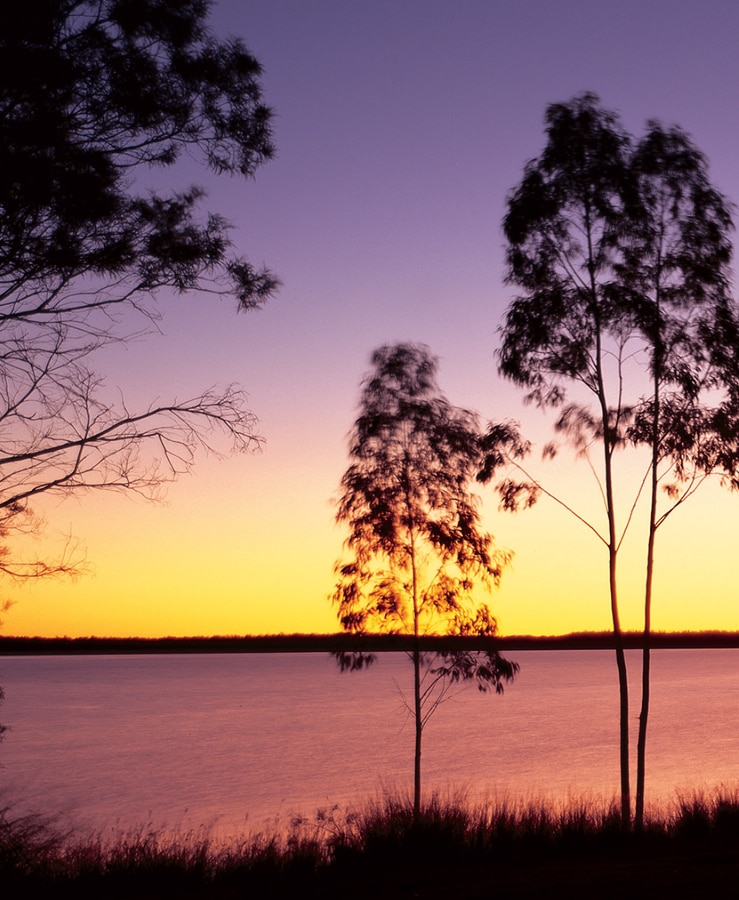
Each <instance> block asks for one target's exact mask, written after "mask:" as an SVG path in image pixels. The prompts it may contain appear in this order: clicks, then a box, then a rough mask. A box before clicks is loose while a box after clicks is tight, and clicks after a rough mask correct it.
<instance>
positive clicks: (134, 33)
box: [0, 0, 276, 575]
mask: <svg viewBox="0 0 739 900" xmlns="http://www.w3.org/2000/svg"><path fill="white" fill-rule="evenodd" d="M208 8H209V4H208V3H207V2H205V0H176V2H171V0H33V2H31V3H26V4H20V5H14V6H7V5H5V6H3V8H2V10H0V485H1V489H0V510H2V514H3V516H4V522H5V527H6V528H9V529H10V530H11V531H12V530H14V529H16V528H18V527H19V525H20V523H21V522H22V520H27V519H28V515H29V510H30V506H29V503H30V502H31V501H32V500H33V499H34V498H36V497H37V496H38V495H40V494H43V493H49V492H54V493H62V494H64V493H68V492H76V491H78V490H80V489H87V488H108V489H124V490H135V491H139V492H141V493H144V494H150V493H151V492H152V491H156V488H157V486H158V485H160V484H161V483H162V481H165V480H167V479H168V478H170V477H172V476H173V475H175V474H177V473H178V472H181V471H183V470H186V469H188V468H189V467H190V465H191V463H192V460H193V453H194V452H195V450H196V449H197V447H198V446H214V445H213V444H212V442H211V440H210V438H209V435H210V434H213V432H214V431H220V432H222V433H223V434H225V435H226V436H227V437H228V438H229V439H230V441H231V443H232V445H233V447H234V448H236V449H245V448H247V447H249V446H253V445H254V443H255V441H256V440H257V438H256V435H255V431H254V419H253V417H252V416H251V415H250V414H249V413H248V412H247V410H246V408H245V404H244V399H245V398H244V395H243V392H242V391H241V390H240V389H239V388H238V387H236V386H230V387H227V388H225V389H211V390H209V391H207V392H206V393H204V394H202V395H200V396H195V397H191V398H188V399H184V400H181V399H174V400H171V401H158V402H155V403H152V405H151V406H148V407H145V408H144V409H131V408H129V407H128V406H127V405H126V403H125V401H121V402H118V401H115V402H111V400H110V399H109V397H108V395H106V394H105V392H104V391H103V379H102V378H101V376H100V375H99V374H97V373H96V372H95V371H94V369H93V368H92V357H93V356H94V354H95V352H96V351H98V350H100V349H101V348H103V347H105V346H107V345H109V344H111V343H116V342H120V341H125V340H126V339H127V337H128V336H129V335H130V333H131V330H130V329H132V328H134V326H132V324H131V322H132V318H131V317H132V316H135V315H140V316H143V317H144V323H146V320H154V319H156V317H157V314H158V313H157V305H156V297H157V295H158V293H159V292H160V291H162V290H163V289H169V290H170V291H173V292H175V293H182V292H189V291H198V292H202V293H204V294H205V293H208V294H214V293H215V294H218V295H230V296H232V297H234V298H235V300H236V302H237V305H238V308H239V309H240V310H248V309H252V308H254V307H257V306H259V305H260V304H261V303H262V302H263V301H264V300H265V299H266V298H267V297H268V295H269V294H270V293H271V292H272V290H273V289H274V287H275V285H276V281H275V279H274V277H273V276H272V275H271V274H270V273H269V272H268V271H266V270H257V269H255V268H254V267H253V266H252V265H251V264H250V263H249V262H248V260H246V259H244V258H241V257H239V256H238V255H237V254H236V253H234V252H233V246H232V242H231V238H230V235H229V226H228V223H227V222H226V221H225V220H224V219H223V218H222V217H221V216H219V215H218V214H216V213H214V212H209V211H207V210H203V209H202V208H201V207H202V200H203V193H202V191H201V190H200V189H198V188H195V187H190V186H184V187H181V188H179V189H173V190H168V191H163V190H162V189H161V187H160V188H157V189H155V188H153V187H152V185H155V184H159V185H161V184H162V183H163V182H164V177H165V173H168V174H167V177H168V178H169V179H170V181H172V180H173V179H174V178H175V177H176V173H177V172H178V168H177V163H178V162H179V160H180V159H182V158H184V159H185V160H186V161H187V162H188V163H189V162H191V161H193V160H194V161H197V162H199V163H200V164H201V166H203V167H206V168H209V169H210V170H212V171H214V172H215V173H217V174H225V175H239V176H246V177H251V176H252V175H253V174H254V173H255V171H256V169H257V168H258V166H259V165H260V164H261V163H262V162H263V161H265V160H267V159H269V158H270V157H271V156H272V154H273V145H272V139H271V133H270V116H271V113H270V110H269V109H268V108H267V107H266V106H265V105H264V103H263V101H262V89H261V84H260V74H261V69H260V66H259V63H258V62H257V60H256V59H255V58H254V57H253V56H252V55H251V54H250V53H249V52H248V51H247V50H246V48H245V47H244V46H243V44H242V43H241V42H240V41H238V40H231V39H229V40H218V39H216V38H215V37H214V36H213V34H211V32H210V31H209V29H208V27H207V15H208ZM148 181H150V182H151V184H149V183H148ZM144 327H145V325H144ZM135 328H136V329H138V330H140V329H141V325H138V326H135ZM64 567H65V566H64V564H59V565H57V566H56V567H55V566H54V565H49V564H48V563H47V562H44V561H37V560H33V561H30V562H28V561H26V562H23V561H17V560H15V561H13V560H12V557H11V561H8V562H7V564H4V565H3V571H5V572H10V573H12V574H16V575H24V574H25V575H28V574H31V575H37V574H45V573H47V572H48V571H53V570H55V569H56V570H58V569H59V568H64Z"/></svg>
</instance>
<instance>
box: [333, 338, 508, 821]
mask: <svg viewBox="0 0 739 900" xmlns="http://www.w3.org/2000/svg"><path fill="white" fill-rule="evenodd" d="M372 364H373V367H374V369H373V372H372V373H371V374H370V375H369V376H368V377H367V379H366V380H365V382H364V386H363V390H362V397H361V413H360V415H359V418H358V419H357V421H356V423H355V425H354V429H353V432H352V435H351V438H350V451H349V453H350V457H351V460H352V463H351V465H350V466H349V468H348V469H347V471H346V472H345V474H344V476H343V478H342V481H341V497H340V500H339V506H338V512H337V516H336V518H337V521H338V522H340V523H345V524H347V525H348V526H349V537H348V539H347V542H346V546H347V550H348V551H349V553H350V554H351V558H350V560H349V561H343V562H340V563H338V564H337V567H336V570H337V575H338V582H337V586H336V589H335V592H334V595H333V599H334V601H335V602H336V604H337V606H338V614H339V619H340V622H341V626H342V628H344V629H345V630H346V631H349V632H365V631H378V632H390V633H402V634H409V635H412V636H413V637H414V638H415V639H416V641H418V639H419V638H420V637H422V636H423V635H428V634H441V635H449V634H454V635H478V636H490V637H492V636H493V635H494V634H495V631H496V622H495V619H494V618H493V616H492V615H491V613H490V610H489V608H488V606H487V605H486V604H484V603H480V602H478V601H477V600H476V598H475V596H474V588H475V585H476V583H480V584H481V585H482V586H484V587H488V588H490V587H492V586H493V585H495V584H497V583H498V581H499V579H500V576H501V572H502V570H503V567H504V566H505V565H506V563H507V562H508V554H507V553H504V552H502V551H500V550H496V549H494V547H493V543H492V538H491V537H490V535H488V534H485V533H483V532H482V531H481V530H480V521H479V513H478V509H477V498H476V497H475V496H474V495H473V494H471V493H470V490H469V483H470V481H471V480H472V479H473V478H474V476H475V472H476V470H477V466H478V464H479V451H480V446H479V440H480V430H479V425H478V422H477V419H476V417H475V416H474V415H473V414H472V413H471V412H468V411H467V410H464V409H459V408H457V407H454V406H452V405H451V404H450V403H449V402H448V400H447V399H446V398H445V397H444V395H443V394H442V393H441V392H440V390H439V388H438V386H437V383H436V368H437V364H436V360H435V359H434V358H433V357H432V356H431V355H430V353H429V351H428V349H427V348H426V347H424V346H417V345H413V344H396V345H393V346H384V347H381V348H380V349H379V350H377V351H375V353H374V355H373V357H372ZM409 655H410V658H411V662H412V665H413V701H412V705H410V709H411V712H412V714H413V717H414V721H415V754H414V812H415V815H416V816H418V814H419V812H420V806H421V739H422V734H423V728H424V726H425V725H426V723H427V722H428V719H429V717H430V716H431V715H432V714H433V712H434V711H435V710H436V709H437V708H438V706H439V704H440V703H441V702H442V701H443V700H444V699H446V698H447V697H448V692H449V690H450V688H451V687H452V686H453V685H455V684H458V683H459V682H463V681H474V682H475V683H476V684H477V687H478V688H479V689H480V690H481V691H483V692H484V691H487V690H489V689H493V690H494V691H495V692H497V693H501V692H502V691H503V686H504V682H507V681H510V680H511V679H512V678H513V677H514V675H515V673H516V672H517V670H518V665H517V664H516V663H513V662H510V661H508V660H506V659H504V658H503V657H501V656H500V654H499V653H498V651H497V650H495V649H494V647H493V646H491V647H490V648H489V649H486V650H462V651H448V652H447V651H443V652H439V653H431V654H429V653H424V652H422V650H421V646H420V643H416V644H415V646H414V649H413V651H412V652H411V653H410V654H409ZM338 659H339V663H340V665H341V668H342V670H343V669H357V668H362V666H363V665H367V664H369V663H370V662H372V661H373V660H374V656H372V655H371V654H369V655H368V654H339V655H338Z"/></svg>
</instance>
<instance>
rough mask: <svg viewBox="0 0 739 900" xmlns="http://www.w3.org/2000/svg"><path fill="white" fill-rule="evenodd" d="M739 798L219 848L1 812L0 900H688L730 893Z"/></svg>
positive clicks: (370, 813) (349, 821)
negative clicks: (638, 813)
mask: <svg viewBox="0 0 739 900" xmlns="http://www.w3.org/2000/svg"><path fill="white" fill-rule="evenodd" d="M738 879H739V793H733V794H727V793H723V794H716V795H714V796H710V797H709V796H703V795H696V796H695V797H692V798H686V799H682V800H680V801H678V802H676V804H675V806H674V808H673V809H671V810H670V811H669V812H666V813H664V814H661V815H653V816H652V817H648V818H647V822H646V827H645V829H644V831H643V832H642V833H641V834H638V835H636V834H624V833H623V831H622V829H621V826H620V819H619V812H618V806H617V804H616V803H615V802H614V803H613V804H612V805H610V806H605V807H598V806H596V805H595V804H592V803H586V802H582V803H578V802H571V803H570V804H569V805H568V806H566V807H562V808H556V807H554V806H546V805H536V804H530V805H512V804H506V803H498V804H496V805H492V806H477V807H471V806H468V805H466V804H464V803H458V802H449V801H442V800H440V799H439V798H434V799H432V800H430V801H429V802H427V803H426V804H425V805H424V807H423V811H422V813H421V816H420V818H419V819H418V820H417V821H414V817H413V813H412V803H411V802H410V800H409V799H398V798H393V797H387V798H385V799H384V800H381V801H378V802H375V803H370V804H368V805H367V807H366V808H365V809H364V810H362V811H361V812H358V813H340V812H339V811H338V810H337V809H331V810H323V811H319V812H318V813H317V815H316V816H315V817H314V818H313V819H310V820H306V819H301V820H295V821H294V822H293V823H292V824H291V826H290V828H289V830H288V832H287V833H286V834H283V835H269V834H255V835H251V836H248V837H244V838H241V839H237V838H234V839H231V840H230V841H229V842H227V843H219V842H217V841H215V840H214V839H212V838H210V837H209V836H208V835H207V834H206V833H202V834H200V833H193V834H188V835H182V836H174V837H173V836H167V835H165V834H162V833H156V832H153V831H150V830H146V829H142V830H140V831H137V832H135V833H132V834H128V835H123V836H120V837H117V838H115V839H113V840H106V839H104V838H102V837H100V836H94V837H88V838H85V839H80V838H78V837H74V836H73V835H71V836H70V835H62V834H60V833H59V832H58V831H56V830H55V829H54V827H53V826H52V825H49V824H48V823H44V822H42V821H40V820H38V819H34V818H13V816H12V814H11V811H8V810H6V811H5V812H4V813H0V896H3V897H4V898H15V897H21V896H23V897H26V896H34V895H37V896H47V897H50V896H53V897H55V898H66V897H69V898H75V900H79V898H88V897H89V898H93V897H95V898H98V897H106V898H107V897H109V898H129V897H136V898H137V900H146V898H192V900H198V898H224V900H225V898H237V897H244V898H249V897H299V898H301V900H302V898H310V897H329V898H331V897H335V898H343V897H360V898H361V897H366V898H370V897H382V898H401V897H419V898H461V897H465V898H485V897H490V898H492V897H496V898H506V897H592V896H598V897H599V898H601V897H621V896H629V897H671V898H672V897H688V896H691V897H693V896H711V897H729V896H732V897H733V896H736V894H735V891H736V885H737V883H738Z"/></svg>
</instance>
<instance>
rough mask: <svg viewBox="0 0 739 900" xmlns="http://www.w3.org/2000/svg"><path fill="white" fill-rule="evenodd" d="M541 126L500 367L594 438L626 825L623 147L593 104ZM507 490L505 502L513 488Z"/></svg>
mask: <svg viewBox="0 0 739 900" xmlns="http://www.w3.org/2000/svg"><path fill="white" fill-rule="evenodd" d="M546 123H547V137H548V140H547V144H546V147H545V149H544V151H543V153H542V154H541V156H540V157H539V158H537V159H535V160H533V161H531V162H530V163H528V165H527V166H526V169H525V172H524V177H523V179H522V181H521V183H520V184H519V186H518V187H517V188H516V189H515V190H514V191H513V193H512V194H511V195H510V196H509V198H508V210H507V214H506V216H505V219H504V231H505V236H506V240H507V245H508V246H507V266H508V273H507V282H508V283H509V284H513V285H516V286H517V287H519V288H520V289H522V293H521V294H520V295H519V296H518V297H516V298H515V299H514V301H513V302H512V303H511V305H510V307H509V308H508V311H507V313H506V319H505V324H504V326H503V329H502V346H501V348H500V357H499V367H500V371H501V373H502V374H503V375H504V376H505V377H507V378H509V379H511V380H512V381H513V382H515V383H516V384H518V385H521V386H523V387H525V388H526V389H527V390H528V392H529V393H528V396H529V399H531V400H533V401H534V402H536V403H537V404H538V405H540V406H542V407H555V408H560V410H561V412H560V416H559V419H558V421H557V424H556V428H557V429H558V430H559V431H562V432H567V433H568V434H569V435H570V437H571V438H572V440H573V441H575V442H576V443H577V444H578V446H579V447H580V448H581V449H584V448H586V447H587V446H588V445H589V443H590V440H591V439H592V438H596V439H598V440H600V443H601V445H602V449H601V467H602V474H603V499H604V505H605V517H606V524H605V529H604V531H599V530H598V529H597V528H595V527H594V526H592V525H589V527H591V529H592V530H593V531H594V532H595V533H596V534H597V536H598V538H599V540H600V541H601V542H602V543H603V544H604V545H605V548H606V551H607V554H608V585H609V592H610V608H611V620H612V625H613V633H614V636H615V641H616V663H617V668H618V681H619V695H620V737H621V741H620V765H621V803H622V814H623V816H624V818H625V819H628V816H629V810H630V804H631V793H630V783H629V695H628V677H627V669H626V658H625V653H624V648H623V642H622V628H621V619H620V610H619V603H618V581H617V559H618V550H619V544H620V539H619V535H618V530H617V521H616V496H615V490H614V473H613V464H614V454H615V452H616V450H617V448H618V447H620V446H622V445H623V442H624V440H625V436H624V425H625V419H626V412H627V410H626V409H625V408H624V405H623V402H622V399H621V397H620V395H618V394H616V396H615V397H612V396H611V394H610V391H609V388H610V385H609V378H608V374H609V370H610V368H611V367H612V365H613V364H615V368H616V372H617V373H618V370H619V368H620V366H621V363H622V360H623V352H622V351H623V345H624V338H625V336H626V335H624V327H623V316H622V314H621V304H620V303H619V298H620V292H619V291H618V290H616V286H617V284H618V282H617V275H616V267H617V265H618V263H619V261H620V260H619V257H618V252H617V235H618V231H619V228H620V227H621V226H622V223H623V217H624V187H625V182H626V174H627V172H628V160H629V153H630V146H631V145H630V140H629V137H628V135H627V134H626V133H625V132H624V130H623V129H622V128H621V127H620V125H619V123H618V121H617V119H616V117H615V116H614V115H612V114H611V113H609V112H607V111H605V110H603V109H601V108H600V106H599V105H598V103H597V100H596V98H595V97H594V96H593V95H591V94H585V95H583V96H581V97H578V98H575V99H574V100H573V101H571V102H570V103H564V104H553V105H551V106H550V107H549V108H548V110H547V113H546ZM571 384H575V385H578V386H579V387H580V388H581V389H584V391H585V393H586V395H587V396H590V397H592V398H593V401H594V402H593V408H592V409H591V408H590V407H589V406H588V405H587V403H586V402H568V403H566V402H565V401H566V398H567V387H568V386H570V385H571ZM494 437H496V439H497V436H494ZM491 443H492V441H491V438H490V436H489V440H488V444H489V445H490V444H491ZM488 474H490V472H488ZM508 489H509V496H510V485H509V488H508ZM526 496H528V497H529V498H531V497H532V496H533V493H532V492H529V493H527V494H526ZM509 505H511V504H509ZM512 505H513V506H515V498H514V502H513V503H512Z"/></svg>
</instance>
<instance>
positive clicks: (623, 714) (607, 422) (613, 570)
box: [585, 209, 631, 830]
mask: <svg viewBox="0 0 739 900" xmlns="http://www.w3.org/2000/svg"><path fill="white" fill-rule="evenodd" d="M585 221H586V223H587V231H588V258H589V262H588V268H589V273H590V289H591V294H592V304H593V317H594V321H595V326H596V328H595V361H596V378H597V397H598V402H599V404H600V414H601V421H602V423H603V469H604V475H605V491H606V514H607V516H608V589H609V596H610V600H611V621H612V623H613V637H614V642H615V644H616V669H617V671H618V694H619V764H620V769H621V824H622V827H623V828H624V829H625V830H630V828H631V782H630V773H629V768H630V766H629V676H628V670H627V668H626V654H625V653H624V647H623V637H622V633H621V618H620V613H619V608H618V580H617V566H616V564H617V557H618V535H617V533H616V508H615V502H616V501H615V492H614V489H613V449H614V446H615V436H614V435H613V434H612V425H611V417H610V412H609V408H608V398H607V396H606V387H605V381H604V378H603V366H602V352H603V350H602V345H601V323H600V312H599V308H598V289H597V285H596V279H595V262H594V256H593V248H592V244H591V233H590V224H589V223H590V212H589V210H588V209H586V214H585Z"/></svg>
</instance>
